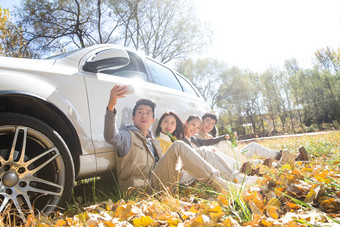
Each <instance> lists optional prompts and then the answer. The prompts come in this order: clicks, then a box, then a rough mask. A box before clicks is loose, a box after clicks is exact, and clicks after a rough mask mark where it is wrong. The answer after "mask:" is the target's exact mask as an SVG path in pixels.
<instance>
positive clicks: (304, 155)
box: [295, 146, 309, 161]
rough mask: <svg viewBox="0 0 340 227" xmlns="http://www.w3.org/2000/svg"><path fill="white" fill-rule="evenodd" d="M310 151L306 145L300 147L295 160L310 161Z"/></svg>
mask: <svg viewBox="0 0 340 227" xmlns="http://www.w3.org/2000/svg"><path fill="white" fill-rule="evenodd" d="M308 159H309V158H308V153H307V151H306V148H305V147H304V146H302V147H300V148H299V155H298V156H297V157H296V159H295V161H308Z"/></svg>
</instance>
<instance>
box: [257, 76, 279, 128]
mask: <svg viewBox="0 0 340 227" xmlns="http://www.w3.org/2000/svg"><path fill="white" fill-rule="evenodd" d="M261 82H262V94H263V100H264V105H265V107H266V109H267V112H268V114H269V116H270V118H271V120H272V124H273V131H274V133H276V132H277V128H276V127H277V126H276V116H277V114H278V109H277V105H278V104H277V102H278V100H279V98H278V97H277V96H278V92H277V87H276V84H275V78H274V74H273V72H271V71H270V70H266V71H265V72H264V73H263V74H262V75H261Z"/></svg>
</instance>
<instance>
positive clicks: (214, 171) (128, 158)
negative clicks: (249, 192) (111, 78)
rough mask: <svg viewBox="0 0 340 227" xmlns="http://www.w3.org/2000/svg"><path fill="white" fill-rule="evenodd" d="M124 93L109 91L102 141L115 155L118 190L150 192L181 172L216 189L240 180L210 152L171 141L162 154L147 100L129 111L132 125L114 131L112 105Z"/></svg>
mask: <svg viewBox="0 0 340 227" xmlns="http://www.w3.org/2000/svg"><path fill="white" fill-rule="evenodd" d="M126 92H127V86H125V85H115V86H114V87H113V88H112V89H111V91H110V98H109V102H108V105H107V111H106V114H105V126H104V137H105V140H106V141H107V142H108V143H110V144H112V145H113V147H114V148H115V149H116V152H117V153H116V154H117V156H118V157H117V160H116V170H117V177H118V186H119V188H120V190H123V191H124V190H127V189H128V188H129V187H138V188H144V189H146V190H147V191H148V192H150V189H151V188H153V189H159V188H162V187H164V186H165V187H168V186H170V187H171V186H173V185H175V184H176V183H177V182H178V179H179V178H180V177H181V175H182V170H184V171H186V172H188V173H190V174H191V175H192V176H193V177H194V178H195V179H197V180H199V181H201V182H203V183H206V184H208V185H211V186H212V187H214V188H217V189H220V188H221V187H222V188H227V187H229V186H230V185H231V184H232V183H231V182H227V181H226V180H225V179H227V180H230V181H232V180H234V179H235V178H236V177H238V178H241V177H243V176H242V175H241V174H240V173H239V172H238V171H237V172H235V170H234V169H233V168H231V167H230V166H229V165H228V164H227V163H225V162H224V161H223V160H221V158H220V157H219V156H218V155H216V154H215V153H214V152H197V151H195V150H194V149H192V148H191V147H190V146H188V145H187V144H186V143H184V142H183V141H176V142H174V143H173V144H172V145H171V146H170V147H169V149H168V150H167V151H166V152H165V154H164V155H163V152H162V150H161V147H160V145H159V142H158V141H157V140H155V139H154V138H153V136H152V134H151V131H150V130H149V128H150V126H151V125H152V124H153V123H154V122H155V105H156V104H155V103H153V102H152V101H151V100H149V99H140V100H138V101H137V102H136V104H135V106H134V108H133V111H132V120H133V123H134V125H127V126H125V127H124V128H122V129H120V130H118V129H117V127H116V114H117V110H116V108H115V106H116V103H117V99H118V98H123V97H125V94H126ZM221 174H223V177H224V178H225V179H223V178H222V177H221ZM254 179H255V178H254ZM254 183H255V181H253V182H249V184H254Z"/></svg>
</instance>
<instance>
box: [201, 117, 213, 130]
mask: <svg viewBox="0 0 340 227" xmlns="http://www.w3.org/2000/svg"><path fill="white" fill-rule="evenodd" d="M215 124H216V120H214V119H212V118H211V117H206V118H204V119H203V120H202V124H201V132H203V133H208V132H210V131H211V130H212V129H213V128H214V126H215Z"/></svg>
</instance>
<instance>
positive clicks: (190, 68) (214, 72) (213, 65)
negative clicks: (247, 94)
mask: <svg viewBox="0 0 340 227" xmlns="http://www.w3.org/2000/svg"><path fill="white" fill-rule="evenodd" d="M176 69H177V71H178V72H179V73H181V74H183V75H184V76H185V77H186V78H188V80H189V81H191V82H192V83H193V84H194V85H195V86H196V88H197V89H198V90H199V91H200V92H201V94H202V95H203V97H204V99H205V100H206V101H208V103H209V104H210V106H211V108H212V109H215V110H216V104H217V102H218V95H219V93H220V92H219V91H220V87H221V86H222V85H223V84H224V83H223V80H222V78H223V74H224V73H225V71H226V70H227V65H226V64H225V63H223V62H220V61H218V60H216V59H211V58H204V59H197V60H193V59H185V60H182V61H179V62H177V63H176Z"/></svg>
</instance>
